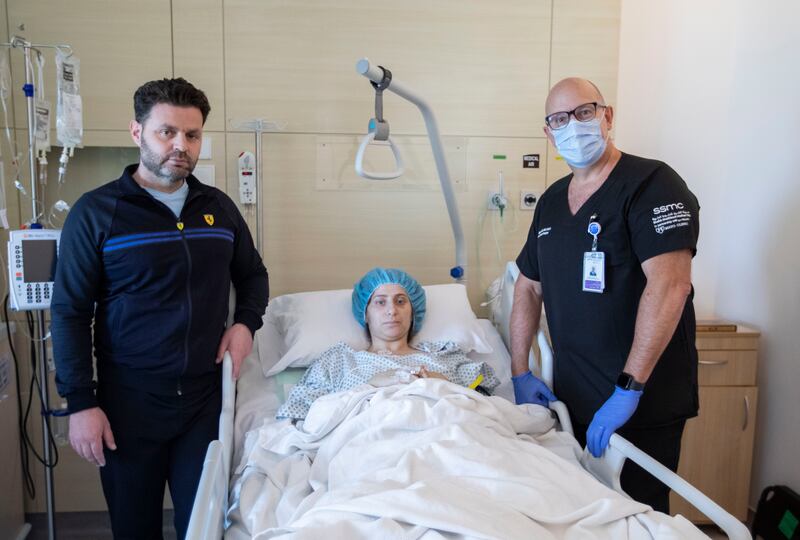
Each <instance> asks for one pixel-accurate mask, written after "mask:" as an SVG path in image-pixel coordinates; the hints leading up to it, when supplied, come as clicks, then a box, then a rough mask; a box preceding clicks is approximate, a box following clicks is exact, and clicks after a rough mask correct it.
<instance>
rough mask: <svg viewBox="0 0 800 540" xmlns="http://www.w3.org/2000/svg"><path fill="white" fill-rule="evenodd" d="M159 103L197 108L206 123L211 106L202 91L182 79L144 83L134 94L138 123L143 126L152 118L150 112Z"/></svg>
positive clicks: (134, 108)
mask: <svg viewBox="0 0 800 540" xmlns="http://www.w3.org/2000/svg"><path fill="white" fill-rule="evenodd" d="M159 103H167V104H168V105H175V106H176V107H196V108H198V109H200V112H201V113H202V115H203V124H205V123H206V118H208V113H209V112H211V105H209V104H208V98H207V97H206V95H205V94H204V93H203V91H202V90H200V89H198V88H195V86H194V85H193V84H192V83H190V82H189V81H187V80H186V79H184V78H182V77H178V78H177V79H161V80H160V81H150V82H146V83H144V84H143V85H142V86H140V87H139V88H137V89H136V92H135V93H134V94H133V112H134V116H135V118H136V121H137V122H139V123H140V124H143V123H144V121H145V120H147V117H148V116H150V110H151V109H152V108H153V107H154V106H155V105H158V104H159Z"/></svg>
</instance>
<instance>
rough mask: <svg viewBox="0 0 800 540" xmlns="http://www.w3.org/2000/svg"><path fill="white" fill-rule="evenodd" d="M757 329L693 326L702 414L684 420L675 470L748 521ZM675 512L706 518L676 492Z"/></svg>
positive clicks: (695, 519)
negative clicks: (696, 329) (710, 329)
mask: <svg viewBox="0 0 800 540" xmlns="http://www.w3.org/2000/svg"><path fill="white" fill-rule="evenodd" d="M758 340H759V333H758V332H756V331H754V330H752V329H750V328H746V327H742V326H738V328H737V330H736V331H735V332H697V351H698V354H699V361H700V365H699V366H698V382H699V386H700V389H699V390H700V414H699V416H698V417H697V418H692V419H691V420H689V421H688V422H687V423H686V429H685V431H684V434H683V443H682V446H681V460H680V465H679V466H678V474H679V475H680V476H682V477H683V478H685V479H686V480H688V481H689V482H691V483H692V484H693V485H695V486H696V487H697V488H698V489H700V490H701V491H702V492H703V493H705V494H706V495H708V496H709V497H711V499H713V500H714V501H715V502H716V503H717V504H719V505H720V506H722V507H723V508H725V510H727V511H728V512H730V513H731V514H733V515H734V516H735V517H736V518H737V519H739V520H741V521H746V519H747V503H748V498H749V496H750V469H751V465H752V459H753V437H754V435H755V422H756V405H757V399H758V387H757V386H756V372H757V368H758ZM670 510H671V511H672V513H673V514H682V515H683V516H685V517H686V518H687V519H689V520H691V521H693V522H695V523H710V520H709V519H708V518H706V517H705V516H704V515H703V514H702V513H700V512H699V511H697V510H696V509H694V508H692V507H691V506H690V505H689V504H688V503H686V502H685V501H684V500H683V499H682V498H680V497H678V496H676V495H675V494H674V493H673V494H672V495H671V499H670Z"/></svg>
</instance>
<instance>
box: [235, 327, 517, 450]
mask: <svg viewBox="0 0 800 540" xmlns="http://www.w3.org/2000/svg"><path fill="white" fill-rule="evenodd" d="M478 322H479V324H480V325H481V327H482V328H483V331H484V332H485V333H486V336H487V338H488V341H489V344H490V345H491V346H492V349H493V352H491V353H487V354H479V353H476V352H471V353H469V354H468V355H467V356H468V357H469V358H470V359H472V360H474V361H476V362H486V363H487V364H489V365H490V366H492V368H493V369H494V371H495V375H497V378H498V379H500V381H501V384H500V386H498V387H497V389H496V390H495V392H494V395H496V396H501V397H504V398H506V399H507V400H509V401H511V402H513V401H514V387H513V385H512V383H511V356H510V355H509V353H508V350H506V347H505V345H504V344H503V339H502V338H501V337H500V334H499V333H498V332H497V330H496V329H495V327H494V325H493V324H492V323H491V321H489V320H488V319H479V320H478ZM259 333H260V336H259V339H256V340H254V342H253V352H252V353H251V354H250V356H248V357H247V358H246V359H245V361H244V363H243V364H242V367H241V372H240V374H239V380H238V382H237V385H236V417H235V420H234V455H233V463H234V464H238V463H239V460H240V459H241V449H242V443H243V441H244V436H245V434H246V433H247V432H248V431H250V430H251V429H254V428H257V427H260V426H261V424H262V422H263V421H264V419H265V418H269V417H273V416H275V412H276V411H277V410H278V408H279V407H280V406H281V404H282V397H283V396H284V395H286V394H287V393H288V390H289V388H290V387H288V386H287V387H285V388H283V387H282V384H281V381H280V378H281V377H280V375H274V376H272V377H264V375H263V373H262V370H261V360H264V359H266V361H268V362H269V361H271V360H274V361H277V359H278V358H279V357H280V355H281V351H282V350H283V339H282V337H281V335H280V333H279V332H278V329H277V328H276V327H275V325H274V324H272V323H271V322H270V321H269V320H267V319H266V318H265V321H264V326H263V327H262V328H261V329H260V330H259ZM331 345H333V343H331ZM272 357H274V358H272Z"/></svg>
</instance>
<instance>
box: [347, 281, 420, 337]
mask: <svg viewBox="0 0 800 540" xmlns="http://www.w3.org/2000/svg"><path fill="white" fill-rule="evenodd" d="M387 283H393V284H396V285H400V286H401V287H403V288H404V289H405V290H406V294H407V295H408V299H409V301H410V302H411V310H412V312H413V323H414V324H413V325H412V326H411V333H416V332H418V331H419V329H420V328H422V321H423V320H424V319H425V289H423V288H422V286H421V285H420V284H419V283H417V280H416V279H414V278H412V277H411V276H409V275H408V274H407V273H405V272H404V271H402V270H398V269H396V268H373V269H372V270H370V271H369V272H367V273H366V274H365V275H364V277H362V278H361V280H360V281H359V282H358V283H356V285H355V287H353V316H354V317H355V318H356V320H357V321H358V323H359V324H360V325H361V326H363V327H366V326H367V321H366V315H367V304H369V299H370V298H372V293H374V292H375V289H377V288H378V287H380V286H381V285H386V284H387Z"/></svg>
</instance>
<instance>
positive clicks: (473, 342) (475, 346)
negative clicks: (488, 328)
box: [262, 283, 492, 377]
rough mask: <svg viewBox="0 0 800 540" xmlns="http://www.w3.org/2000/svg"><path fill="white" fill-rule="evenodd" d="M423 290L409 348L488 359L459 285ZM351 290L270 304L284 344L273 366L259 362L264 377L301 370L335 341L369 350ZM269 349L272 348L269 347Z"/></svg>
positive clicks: (280, 299)
mask: <svg viewBox="0 0 800 540" xmlns="http://www.w3.org/2000/svg"><path fill="white" fill-rule="evenodd" d="M423 288H424V289H425V296H426V306H427V311H426V313H425V321H424V322H423V323H422V329H421V330H420V331H419V332H417V334H415V335H414V337H413V338H412V340H411V344H412V345H414V344H416V343H419V342H421V341H452V342H454V343H456V344H457V345H458V346H459V347H460V348H461V350H462V351H464V353H469V352H471V351H476V352H478V353H484V354H486V353H491V352H492V347H491V345H489V342H488V340H487V338H486V335H485V333H484V331H483V328H481V326H480V324H478V319H477V318H476V317H475V314H474V313H473V312H472V308H471V307H470V305H469V299H468V298H467V289H466V287H465V286H464V285H461V284H458V283H451V284H447V285H429V286H426V287H423ZM352 292H353V291H352V290H351V289H340V290H335V291H318V292H305V293H296V294H287V295H284V296H279V297H277V298H274V299H273V300H271V301H270V303H269V307H267V313H266V316H265V317H267V318H268V319H269V320H271V321H272V322H273V323H274V324H275V326H276V327H277V328H278V331H279V332H280V333H281V335H282V337H283V341H284V347H283V350H284V352H283V356H282V357H281V359H280V360H279V361H278V362H277V363H274V364H273V361H274V360H270V361H266V362H265V360H266V359H265V358H263V357H262V369H263V371H264V375H265V376H267V377H269V376H270V375H274V374H276V373H279V372H281V371H283V370H284V369H286V368H289V367H307V366H309V365H311V363H312V362H314V360H316V359H317V358H319V356H320V355H321V354H322V353H323V352H325V351H326V350H328V349H329V348H330V347H332V346H333V345H334V344H336V342H338V341H344V342H345V343H347V344H348V345H350V346H351V347H352V348H353V349H356V350H363V349H367V348H368V347H369V345H370V342H369V339H368V337H367V332H366V330H364V328H362V327H361V325H360V324H358V322H356V320H355V317H353V312H352V308H351V305H352V300H351V295H352ZM273 347H274V346H273Z"/></svg>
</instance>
